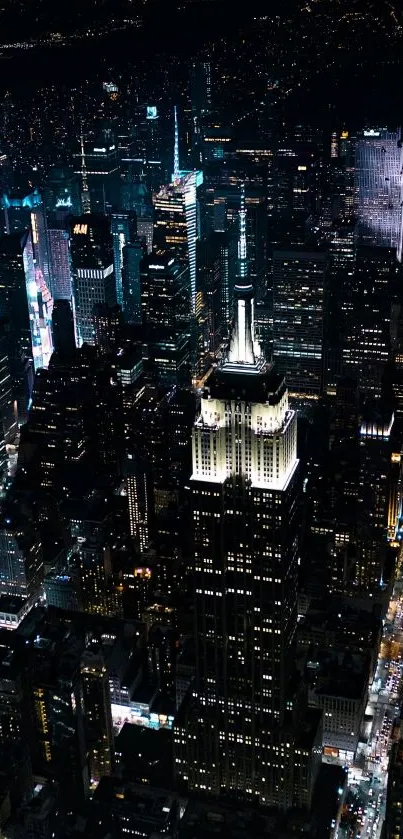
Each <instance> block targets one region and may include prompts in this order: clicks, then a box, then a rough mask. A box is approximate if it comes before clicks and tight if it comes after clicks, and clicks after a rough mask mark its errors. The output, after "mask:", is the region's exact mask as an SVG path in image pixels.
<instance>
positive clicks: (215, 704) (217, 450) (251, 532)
mask: <svg viewBox="0 0 403 839" xmlns="http://www.w3.org/2000/svg"><path fill="white" fill-rule="evenodd" d="M240 227H241V236H240V248H239V267H238V282H237V285H236V287H235V297H236V317H235V324H234V328H233V331H232V336H231V341H230V345H229V350H228V353H227V356H226V358H225V360H224V361H223V363H222V364H221V365H220V366H219V367H217V368H216V369H215V370H214V372H213V374H212V375H211V376H210V378H209V380H208V383H207V386H206V390H205V391H204V393H203V395H202V399H201V407H200V413H199V415H198V416H197V418H196V422H195V425H194V429H193V441H192V448H193V472H192V476H191V482H190V486H191V494H192V508H193V536H194V563H195V565H194V572H195V622H196V627H195V629H196V637H197V659H196V680H195V686H194V690H193V695H192V700H191V702H190V704H189V705H188V706H187V707H186V708H185V709H184V711H183V716H180V717H179V719H178V722H177V725H176V729H175V766H176V773H177V779H178V780H179V781H181V782H183V783H184V784H185V785H186V786H187V787H188V788H189V789H191V790H198V791H203V790H204V791H205V792H206V793H207V794H214V795H229V796H231V795H235V796H237V797H238V798H239V797H242V798H246V799H250V800H254V801H258V802H260V803H261V804H263V805H276V806H279V807H281V808H287V807H290V806H292V805H296V806H302V807H309V805H310V800H311V796H312V787H313V783H314V780H315V776H316V772H317V769H318V764H319V761H320V742H321V741H320V737H321V726H320V715H319V716H318V715H315V714H313V716H312V714H311V716H309V714H307V712H306V711H305V709H304V706H303V702H302V701H301V691H300V689H295V686H294V688H291V676H292V667H293V664H292V662H293V654H292V649H293V638H294V633H295V629H296V621H297V614H296V584H297V565H298V522H297V519H298V499H299V485H300V477H299V462H298V459H297V452H296V439H297V437H296V433H297V429H296V415H295V412H294V411H292V410H290V408H289V404H288V392H287V388H286V384H285V381H284V378H283V376H282V375H281V374H278V373H277V372H275V370H274V368H273V366H271V365H269V366H268V365H266V363H265V361H264V359H263V358H262V355H261V351H260V347H259V344H258V342H257V340H256V334H255V319H254V299H253V288H252V286H251V285H250V284H249V282H248V277H247V274H246V268H247V265H246V251H245V236H244V234H245V230H244V218H242V205H241V218H240ZM302 731H304V739H303V741H302V739H301V733H302Z"/></svg>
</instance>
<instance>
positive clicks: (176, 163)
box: [174, 105, 179, 181]
mask: <svg viewBox="0 0 403 839" xmlns="http://www.w3.org/2000/svg"><path fill="white" fill-rule="evenodd" d="M174 123H175V139H174V180H175V181H176V180H177V179H178V178H179V129H178V109H177V107H176V105H175V107H174Z"/></svg>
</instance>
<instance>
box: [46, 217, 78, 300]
mask: <svg viewBox="0 0 403 839" xmlns="http://www.w3.org/2000/svg"><path fill="white" fill-rule="evenodd" d="M48 238H49V257H50V287H51V290H52V295H53V299H54V300H71V298H72V294H73V289H72V284H71V266H70V247H69V234H68V232H67V230H64V229H63V227H62V226H60V227H53V226H52V227H51V228H49V229H48Z"/></svg>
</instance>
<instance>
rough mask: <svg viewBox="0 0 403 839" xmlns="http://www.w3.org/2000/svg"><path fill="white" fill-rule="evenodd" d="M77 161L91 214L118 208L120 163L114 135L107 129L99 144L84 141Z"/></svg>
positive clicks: (76, 165) (98, 140) (76, 167)
mask: <svg viewBox="0 0 403 839" xmlns="http://www.w3.org/2000/svg"><path fill="white" fill-rule="evenodd" d="M74 158H75V169H74V171H75V174H78V175H81V177H82V181H83V184H82V185H83V192H87V195H88V196H89V202H90V208H91V211H92V212H93V213H105V212H107V211H110V210H111V209H115V208H117V207H118V206H119V198H120V196H119V191H120V182H119V161H118V154H117V146H116V141H115V138H114V137H113V135H112V132H111V131H110V130H109V129H105V130H104V131H102V133H101V135H100V136H99V138H98V139H97V140H95V142H94V141H93V140H89V139H88V140H87V139H84V140H83V142H82V144H81V150H80V151H78V152H77V153H76V154H75V155H74ZM85 211H86V208H85V207H84V205H83V212H85Z"/></svg>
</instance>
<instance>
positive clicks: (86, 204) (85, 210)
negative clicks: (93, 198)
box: [80, 124, 91, 214]
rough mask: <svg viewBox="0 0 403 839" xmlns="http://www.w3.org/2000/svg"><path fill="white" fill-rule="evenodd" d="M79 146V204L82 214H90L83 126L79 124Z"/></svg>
mask: <svg viewBox="0 0 403 839" xmlns="http://www.w3.org/2000/svg"><path fill="white" fill-rule="evenodd" d="M80 144H81V180H82V184H83V191H82V194H81V203H82V206H83V213H86V214H87V213H90V212H91V203H90V194H89V191H88V180H87V167H86V164H85V152H84V135H83V126H82V124H81V137H80Z"/></svg>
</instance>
